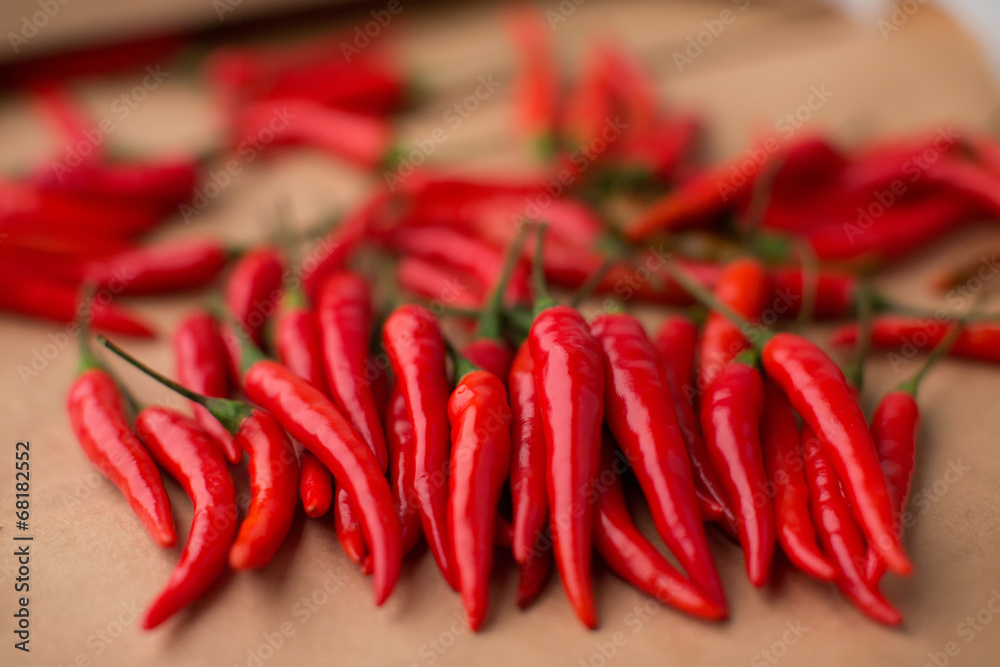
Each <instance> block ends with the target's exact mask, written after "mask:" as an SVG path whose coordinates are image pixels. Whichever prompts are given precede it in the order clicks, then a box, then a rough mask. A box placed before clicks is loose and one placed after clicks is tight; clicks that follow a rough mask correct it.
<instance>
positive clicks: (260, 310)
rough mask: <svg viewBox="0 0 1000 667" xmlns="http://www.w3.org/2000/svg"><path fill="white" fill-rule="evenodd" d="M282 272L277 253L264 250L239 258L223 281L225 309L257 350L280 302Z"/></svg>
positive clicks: (283, 265) (281, 260)
mask: <svg viewBox="0 0 1000 667" xmlns="http://www.w3.org/2000/svg"><path fill="white" fill-rule="evenodd" d="M284 271H285V262H284V260H283V259H282V257H281V253H280V252H278V250H276V249H275V248H271V247H269V246H265V247H261V248H255V249H254V250H251V251H250V252H248V253H246V254H244V255H243V256H242V257H240V258H239V260H238V261H237V262H236V264H235V265H234V266H233V269H232V271H231V272H230V273H229V276H228V277H227V278H226V287H225V301H226V308H227V309H228V310H229V312H230V313H232V315H233V318H234V319H235V320H236V322H237V323H238V324H239V327H240V329H242V330H243V333H245V335H247V336H249V337H250V340H252V341H253V343H254V345H257V346H258V347H260V346H261V345H263V341H264V327H265V326H266V325H267V321H268V319H270V317H271V315H272V314H273V313H274V311H275V309H276V308H277V307H278V302H279V301H280V299H281V286H282V283H283V282H284V280H283V277H284Z"/></svg>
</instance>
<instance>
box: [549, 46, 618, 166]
mask: <svg viewBox="0 0 1000 667" xmlns="http://www.w3.org/2000/svg"><path fill="white" fill-rule="evenodd" d="M582 68H583V69H582V71H581V73H580V78H579V80H578V81H577V82H576V85H575V86H574V87H573V90H572V91H571V92H570V95H569V99H568V100H567V101H566V104H565V105H564V107H563V109H562V112H563V117H562V119H561V120H560V123H559V130H560V134H561V138H562V139H563V141H564V142H565V143H567V144H568V145H569V146H570V147H571V148H572V149H577V148H589V147H590V144H591V142H592V141H594V140H595V139H599V138H600V136H601V130H602V129H604V126H605V125H606V124H607V123H608V122H610V121H611V119H612V118H613V116H614V113H613V106H612V102H613V100H612V97H611V90H610V83H609V79H610V76H611V73H610V72H609V71H608V63H607V60H606V59H605V58H604V57H603V54H602V53H601V52H600V51H598V50H596V49H591V50H590V51H588V53H587V54H586V55H585V56H584V61H583V65H582ZM578 168H579V167H578V166H577V165H573V169H574V171H575V169H578Z"/></svg>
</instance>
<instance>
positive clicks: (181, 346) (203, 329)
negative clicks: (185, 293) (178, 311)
mask: <svg viewBox="0 0 1000 667" xmlns="http://www.w3.org/2000/svg"><path fill="white" fill-rule="evenodd" d="M173 343H174V345H173V347H174V360H175V366H174V368H175V371H176V374H177V380H178V381H179V382H180V383H181V384H182V385H184V386H185V387H187V388H189V389H191V390H192V391H196V392H198V393H199V394H204V395H206V396H215V397H218V398H225V397H227V396H229V368H228V365H227V364H228V361H227V356H226V355H227V353H226V347H225V343H224V342H223V341H222V333H221V331H220V330H219V323H218V322H216V320H215V318H214V317H212V316H211V315H209V314H208V313H206V312H196V313H193V314H191V315H189V316H188V317H186V318H184V320H183V321H181V323H180V324H179V325H178V326H177V330H176V331H175V332H174V339H173ZM191 409H192V410H193V411H194V417H195V420H196V421H197V422H198V424H200V425H201V427H202V428H203V429H204V430H205V432H206V433H208V434H209V435H211V436H212V438H214V439H215V441H216V442H218V443H219V446H220V447H221V448H222V451H223V453H224V454H225V455H226V458H227V459H228V460H229V462H230V463H239V462H240V461H241V460H242V459H243V453H242V452H241V451H240V448H239V447H238V446H237V445H236V443H235V442H233V436H232V434H230V433H229V431H227V430H226V428H225V427H224V426H223V425H222V424H220V423H219V421H218V420H217V419H216V418H215V417H213V416H212V414H211V413H210V412H208V410H206V409H205V408H204V407H203V406H202V405H200V404H198V403H192V405H191Z"/></svg>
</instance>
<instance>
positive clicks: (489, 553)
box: [448, 357, 510, 631]
mask: <svg viewBox="0 0 1000 667" xmlns="http://www.w3.org/2000/svg"><path fill="white" fill-rule="evenodd" d="M455 363H456V371H455V374H456V375H458V376H459V380H458V382H457V385H456V387H455V390H454V391H453V392H452V393H451V397H450V399H449V400H448V421H449V422H450V424H451V444H452V449H451V475H450V477H449V495H448V529H449V533H450V537H451V545H452V549H453V552H454V565H453V566H454V573H455V579H456V581H457V582H458V588H459V592H460V593H461V595H462V605H463V606H464V607H465V613H466V616H467V618H468V621H469V627H471V628H472V629H473V630H474V631H475V630H478V629H479V628H480V627H481V625H482V622H483V620H484V619H485V617H486V610H487V608H488V606H489V594H490V571H491V570H492V568H493V538H494V521H495V517H496V513H497V505H498V504H499V502H500V492H501V491H502V490H503V484H504V480H506V479H507V472H508V469H509V465H510V407H509V406H508V405H507V391H506V389H504V386H503V382H502V381H501V380H500V379H499V378H498V377H497V376H496V375H493V374H492V373H489V372H487V371H484V370H481V369H478V368H476V367H475V366H473V365H472V364H471V363H470V362H468V360H466V359H463V358H461V357H459V358H457V359H456V362H455Z"/></svg>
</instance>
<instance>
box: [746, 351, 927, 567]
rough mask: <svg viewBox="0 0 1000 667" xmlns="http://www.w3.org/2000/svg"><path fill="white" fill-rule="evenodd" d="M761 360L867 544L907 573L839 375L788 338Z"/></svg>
mask: <svg viewBox="0 0 1000 667" xmlns="http://www.w3.org/2000/svg"><path fill="white" fill-rule="evenodd" d="M762 359H763V363H764V369H765V370H766V371H767V374H768V376H769V377H770V378H771V379H772V380H774V382H775V383H776V384H778V386H780V387H781V389H782V390H783V391H784V392H785V394H786V395H787V396H788V399H789V401H790V402H791V404H792V407H794V408H795V411H796V412H798V413H799V414H800V415H802V418H803V419H804V420H805V422H806V423H807V424H808V425H809V427H810V428H811V429H812V430H813V431H814V432H815V433H816V434H817V435H818V436H819V437H820V440H821V441H822V442H823V447H824V451H825V452H826V454H827V455H828V456H829V457H830V461H831V462H832V463H833V465H834V468H835V470H836V474H837V477H838V478H840V481H841V483H842V484H843V487H844V491H845V493H846V495H847V498H848V500H849V501H850V503H851V507H852V508H853V510H854V514H855V516H856V518H857V520H858V523H859V525H860V526H861V529H862V531H863V532H864V534H865V537H866V538H867V540H868V542H869V544H872V545H873V546H874V548H875V549H876V550H877V551H878V552H879V554H880V555H881V556H883V557H884V558H885V559H886V562H887V563H888V564H889V566H890V567H891V568H892V569H893V570H894V571H895V572H898V573H899V574H907V573H909V572H910V570H911V567H912V566H911V565H910V562H909V559H908V558H907V557H906V554H905V553H904V552H903V548H902V546H901V545H900V542H899V538H898V537H897V536H896V535H895V532H894V531H893V520H892V504H891V502H890V499H889V493H888V490H887V489H886V484H885V478H884V477H883V475H882V471H881V469H880V468H879V464H878V456H877V454H876V450H875V444H874V442H873V441H872V436H871V433H870V432H869V430H868V425H867V424H866V423H865V417H864V414H863V413H862V412H861V408H860V407H859V406H858V402H857V399H856V398H855V397H854V392H853V391H852V389H851V387H850V386H849V385H848V384H847V381H846V380H845V378H844V374H843V372H842V371H841V370H840V368H838V367H837V365H836V364H835V363H834V362H833V361H831V360H830V358H829V357H828V356H826V354H825V353H824V352H823V351H822V350H820V349H819V348H818V347H816V346H815V345H814V344H813V343H811V342H809V341H808V340H806V339H805V338H802V337H801V336H797V335H794V334H788V333H779V334H776V335H774V336H772V337H771V338H770V339H769V340H768V341H767V342H766V343H765V344H764V345H763V348H762Z"/></svg>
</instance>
